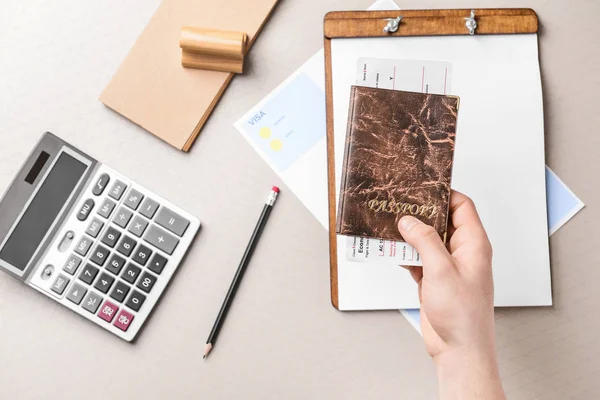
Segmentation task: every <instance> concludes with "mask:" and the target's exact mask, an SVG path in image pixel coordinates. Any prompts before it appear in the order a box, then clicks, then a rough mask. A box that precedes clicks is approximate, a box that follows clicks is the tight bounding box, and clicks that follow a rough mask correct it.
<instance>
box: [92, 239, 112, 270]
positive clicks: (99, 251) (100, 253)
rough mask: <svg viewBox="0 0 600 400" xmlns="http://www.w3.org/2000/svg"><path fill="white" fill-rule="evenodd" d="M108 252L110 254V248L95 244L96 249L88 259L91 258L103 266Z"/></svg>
mask: <svg viewBox="0 0 600 400" xmlns="http://www.w3.org/2000/svg"><path fill="white" fill-rule="evenodd" d="M109 254H110V250H108V249H107V248H106V247H104V246H102V245H101V244H99V245H98V246H96V249H95V250H94V251H93V253H92V256H91V257H90V260H92V261H93V262H95V263H96V264H98V265H99V266H101V267H102V266H104V263H106V259H107V258H108V255H109Z"/></svg>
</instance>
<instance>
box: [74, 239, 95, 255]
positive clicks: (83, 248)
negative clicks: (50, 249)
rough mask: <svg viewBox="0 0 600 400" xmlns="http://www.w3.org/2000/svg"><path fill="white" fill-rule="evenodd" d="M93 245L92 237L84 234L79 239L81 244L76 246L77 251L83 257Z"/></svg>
mask: <svg viewBox="0 0 600 400" xmlns="http://www.w3.org/2000/svg"><path fill="white" fill-rule="evenodd" d="M91 246H92V239H91V238H89V237H87V236H84V237H82V238H81V240H80V241H79V244H77V247H75V253H77V254H79V255H80V256H82V257H85V256H86V255H87V253H88V251H90V247H91Z"/></svg>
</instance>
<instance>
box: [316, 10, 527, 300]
mask: <svg viewBox="0 0 600 400" xmlns="http://www.w3.org/2000/svg"><path fill="white" fill-rule="evenodd" d="M399 16H401V19H400V20H399V21H398V17H399ZM473 17H474V18H473ZM394 20H396V21H397V22H399V24H398V26H397V27H396V28H397V30H394V29H393V28H394V26H393V21H394ZM473 20H474V21H473ZM474 22H475V23H476V27H475V28H474V29H473V25H474ZM469 23H471V30H470V29H469ZM390 25H391V28H392V29H391V30H390V29H387V28H389V27H390ZM386 27H387V28H386ZM323 31H324V48H325V91H326V110H327V120H326V121H327V178H328V200H329V251H330V275H331V302H332V304H333V306H334V307H335V308H337V309H339V308H340V307H339V302H338V249H337V238H336V236H337V235H336V216H337V210H336V198H337V193H336V184H335V159H334V115H333V109H334V107H333V78H332V52H331V40H332V39H339V38H382V37H390V38H393V37H403V36H404V37H408V36H448V35H473V34H474V35H501V34H527V33H537V31H538V19H537V16H536V13H535V12H534V11H533V10H532V9H525V8H508V9H475V10H471V9H453V10H450V9H446V10H394V11H336V12H330V13H328V14H327V15H326V16H325V18H324V28H323ZM440 40H444V39H443V38H440Z"/></svg>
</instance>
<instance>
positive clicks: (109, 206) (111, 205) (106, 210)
mask: <svg viewBox="0 0 600 400" xmlns="http://www.w3.org/2000/svg"><path fill="white" fill-rule="evenodd" d="M116 205H117V203H115V202H114V201H112V200H111V199H104V202H103V203H102V206H101V207H100V209H99V210H98V214H99V215H100V216H102V217H104V218H107V219H108V217H110V214H112V212H113V210H114V209H115V206H116Z"/></svg>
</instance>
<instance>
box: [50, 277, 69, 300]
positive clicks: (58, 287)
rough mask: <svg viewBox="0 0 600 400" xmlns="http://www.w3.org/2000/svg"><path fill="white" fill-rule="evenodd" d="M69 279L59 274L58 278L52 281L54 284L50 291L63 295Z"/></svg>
mask: <svg viewBox="0 0 600 400" xmlns="http://www.w3.org/2000/svg"><path fill="white" fill-rule="evenodd" d="M69 281H70V280H69V278H67V277H66V276H65V275H63V274H60V275H59V276H58V278H56V280H55V281H54V283H53V284H52V287H51V289H52V291H53V292H54V293H57V294H59V295H60V294H63V292H64V291H65V289H66V288H67V285H68V284H69Z"/></svg>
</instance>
